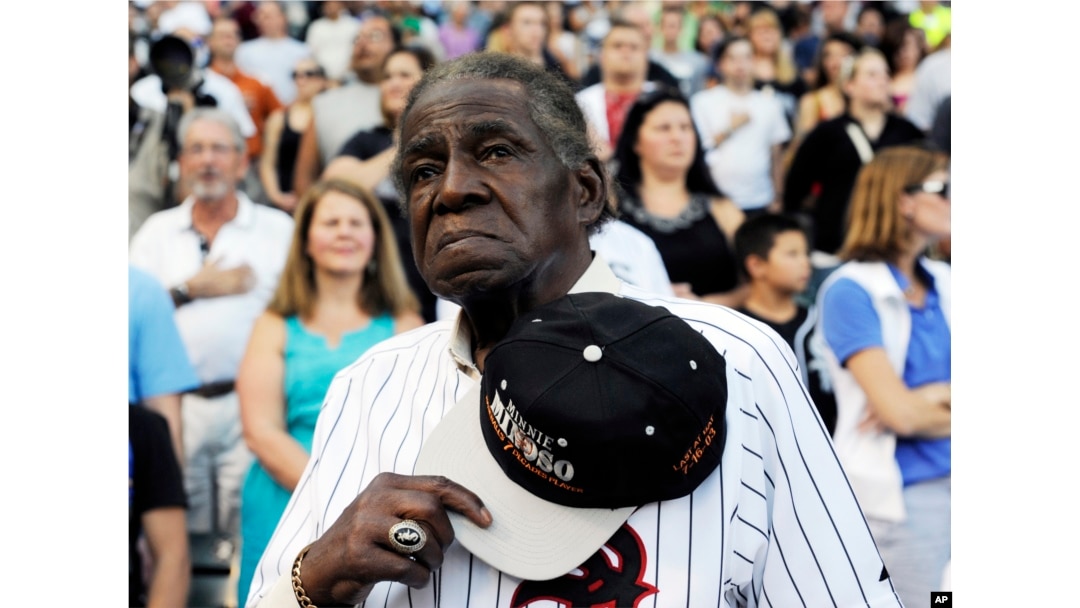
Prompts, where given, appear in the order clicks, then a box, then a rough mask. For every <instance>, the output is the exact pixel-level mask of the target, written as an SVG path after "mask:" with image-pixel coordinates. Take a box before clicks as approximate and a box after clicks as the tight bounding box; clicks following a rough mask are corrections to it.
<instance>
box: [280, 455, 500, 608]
mask: <svg viewBox="0 0 1080 608" xmlns="http://www.w3.org/2000/svg"><path fill="white" fill-rule="evenodd" d="M447 509H451V510H454V511H457V512H459V513H461V514H462V515H464V516H465V517H467V518H469V519H470V520H471V521H473V522H474V523H475V524H476V525H478V526H481V527H485V528H486V527H487V526H489V525H490V524H491V514H490V513H489V512H488V510H487V509H485V508H484V506H483V503H481V502H480V499H479V498H478V497H477V496H476V495H475V494H473V493H472V492H470V491H469V490H467V489H465V488H464V487H462V486H460V485H458V484H456V483H454V482H452V481H450V480H449V479H446V478H445V477H431V476H419V475H418V476H410V475H397V474H394V473H381V474H379V475H378V476H377V477H375V479H373V480H372V481H371V483H370V484H369V485H368V487H367V488H365V489H364V491H363V492H361V493H360V495H358V496H357V497H356V498H355V499H353V501H352V503H351V504H350V505H349V506H348V507H346V508H345V511H344V512H342V514H341V516H340V517H338V519H337V521H335V522H334V524H333V525H331V526H330V528H329V529H327V531H326V533H325V534H323V535H322V536H321V537H320V538H319V540H317V541H315V543H314V544H312V545H311V549H310V550H309V551H308V554H307V556H305V557H304V564H303V566H302V568H301V576H302V579H303V583H304V590H305V591H306V592H307V595H308V597H309V598H311V601H312V603H313V604H315V605H317V606H321V605H323V604H333V603H345V604H359V603H361V602H363V601H364V599H365V598H366V597H367V595H368V593H370V592H371V589H372V587H373V586H374V585H375V584H376V583H378V582H380V581H395V582H398V583H401V584H403V585H408V586H410V587H413V588H415V589H419V588H422V587H425V586H427V584H428V582H429V581H430V580H431V573H432V572H433V571H435V570H437V569H439V568H440V567H441V566H442V563H443V555H444V551H446V549H447V547H449V546H450V544H451V543H452V542H454V529H453V527H451V525H450V519H449V518H448V517H447V515H446V510H447ZM403 519H411V520H413V521H416V522H417V523H419V524H420V525H421V526H423V527H424V529H425V531H426V532H427V543H426V544H425V545H424V548H423V549H421V550H420V551H418V552H416V553H413V554H412V557H413V558H415V559H410V557H409V556H405V555H402V554H400V553H398V552H396V551H395V550H394V549H393V547H392V546H391V545H390V540H389V533H390V527H391V526H393V525H394V524H396V523H398V522H400V521H401V520H403Z"/></svg>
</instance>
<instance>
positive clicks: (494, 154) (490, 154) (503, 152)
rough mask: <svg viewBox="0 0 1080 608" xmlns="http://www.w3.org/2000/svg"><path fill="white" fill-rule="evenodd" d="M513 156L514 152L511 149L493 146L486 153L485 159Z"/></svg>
mask: <svg viewBox="0 0 1080 608" xmlns="http://www.w3.org/2000/svg"><path fill="white" fill-rule="evenodd" d="M512 155H513V152H512V151H511V150H510V147H509V146H503V145H498V146H491V147H490V148H488V149H487V151H485V152H484V157H485V158H506V157H508V156H512Z"/></svg>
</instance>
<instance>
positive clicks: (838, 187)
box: [784, 47, 923, 268]
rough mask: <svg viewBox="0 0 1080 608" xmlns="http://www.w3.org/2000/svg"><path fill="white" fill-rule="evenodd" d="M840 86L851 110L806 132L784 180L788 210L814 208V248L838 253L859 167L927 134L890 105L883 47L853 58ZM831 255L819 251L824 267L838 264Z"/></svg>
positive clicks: (785, 204) (868, 50)
mask: <svg viewBox="0 0 1080 608" xmlns="http://www.w3.org/2000/svg"><path fill="white" fill-rule="evenodd" d="M840 86H841V87H842V88H843V91H844V95H845V96H846V97H847V98H848V108H847V112H845V113H844V114H843V115H842V116H840V117H839V118H834V119H832V120H827V121H825V122H823V123H821V124H820V125H818V126H817V127H815V128H814V130H813V131H811V132H810V133H809V134H808V135H807V136H806V139H805V140H804V141H803V142H802V144H801V145H800V146H799V149H798V151H796V153H795V158H794V160H793V161H792V164H791V169H790V170H789V171H788V174H787V178H786V180H785V184H784V210H785V211H787V212H790V213H802V212H808V213H809V217H810V218H812V220H813V224H812V227H813V231H812V235H813V239H812V245H813V248H814V249H815V250H817V251H820V252H824V253H826V254H834V253H836V251H837V250H839V249H840V245H841V243H842V242H843V240H844V217H845V215H846V213H847V208H848V197H849V196H850V195H851V189H852V187H853V186H854V184H855V176H856V175H857V174H858V173H859V169H860V168H862V166H863V165H864V164H865V163H867V162H869V161H870V159H871V158H873V156H874V153H875V152H876V151H878V150H880V149H882V148H885V147H888V146H896V145H900V144H905V143H909V142H912V141H916V140H919V139H921V138H922V136H923V134H922V132H921V131H920V130H919V128H918V127H916V126H915V125H913V124H911V123H910V122H908V121H907V120H906V119H904V118H901V117H900V115H898V114H896V113H894V112H891V111H890V108H891V106H892V104H891V102H890V100H889V68H888V65H887V64H886V62H885V57H884V56H883V55H882V54H881V51H879V50H877V49H876V48H874V47H865V48H864V49H863V50H862V51H860V52H859V54H858V55H857V56H856V57H855V58H853V59H849V60H847V61H846V62H845V64H844V68H843V70H842V71H841V75H840ZM808 199H810V200H808ZM829 258H830V256H818V259H819V261H818V262H817V265H818V267H819V268H824V267H827V266H831V265H835V261H834V260H830V259H829Z"/></svg>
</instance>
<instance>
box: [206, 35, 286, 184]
mask: <svg viewBox="0 0 1080 608" xmlns="http://www.w3.org/2000/svg"><path fill="white" fill-rule="evenodd" d="M239 45H240V26H239V24H237V23H236V20H235V19H232V18H229V17H218V18H217V19H215V20H214V26H213V29H212V30H211V31H210V36H209V37H207V39H206V46H207V48H209V49H210V69H211V70H213V71H215V72H217V73H218V74H221V75H222V76H225V77H226V78H228V79H229V80H231V81H232V83H233V84H235V85H236V88H238V89H240V93H241V94H242V95H243V96H244V102H245V103H246V104H247V109H248V112H249V113H250V114H251V122H252V123H254V125H255V134H254V135H252V136H251V137H249V138H247V148H248V161H249V163H250V164H249V167H248V173H247V175H246V176H245V180H244V193H245V194H247V195H248V196H250V197H251V198H252V200H254V201H256V202H260V203H268V202H270V200H269V199H268V198H267V196H266V193H265V192H264V188H263V186H262V181H261V180H260V179H259V173H258V163H259V156H260V155H261V154H262V152H263V133H264V130H265V127H266V119H267V118H268V117H269V116H270V113H271V112H274V111H275V110H278V109H280V108H281V102H280V101H278V98H277V96H276V95H274V91H273V90H272V89H271V88H270V87H268V86H266V85H265V84H263V83H262V81H260V80H259V79H257V78H252V77H251V76H248V75H247V74H245V73H243V72H242V71H241V70H240V68H239V67H237V65H236V61H235V58H236V50H237V47H239Z"/></svg>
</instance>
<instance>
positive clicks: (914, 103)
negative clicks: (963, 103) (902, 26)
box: [904, 38, 952, 131]
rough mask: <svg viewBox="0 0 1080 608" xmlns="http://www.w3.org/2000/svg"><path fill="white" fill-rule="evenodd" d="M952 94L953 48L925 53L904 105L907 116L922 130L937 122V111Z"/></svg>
mask: <svg viewBox="0 0 1080 608" xmlns="http://www.w3.org/2000/svg"><path fill="white" fill-rule="evenodd" d="M951 94H952V51H951V50H950V49H949V46H948V38H946V41H945V45H944V48H942V49H941V50H939V51H935V52H933V53H930V54H929V55H927V56H926V58H925V59H923V60H922V62H920V63H919V67H917V68H915V83H914V84H913V85H912V87H911V94H910V95H908V99H907V105H906V106H904V116H906V117H907V119H908V120H910V121H911V122H913V123H915V126H917V127H919V128H920V129H922V130H923V131H929V130H930V128H931V126H932V125H933V124H934V113H935V112H936V111H937V109H938V107H940V106H941V102H942V101H944V100H945V98H946V97H949V96H950V95H951Z"/></svg>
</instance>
